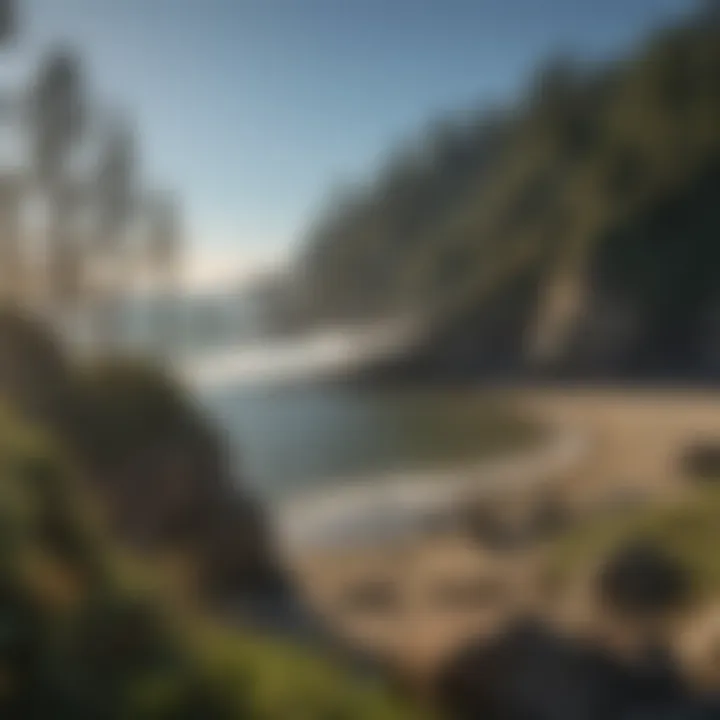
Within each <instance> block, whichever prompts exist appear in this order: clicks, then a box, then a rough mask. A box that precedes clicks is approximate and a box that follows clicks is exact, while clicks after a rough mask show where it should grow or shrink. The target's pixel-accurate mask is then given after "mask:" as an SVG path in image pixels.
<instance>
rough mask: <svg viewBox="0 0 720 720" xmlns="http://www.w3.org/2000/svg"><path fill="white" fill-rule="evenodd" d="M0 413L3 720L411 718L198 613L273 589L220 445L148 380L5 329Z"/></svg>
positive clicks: (378, 697) (319, 667)
mask: <svg viewBox="0 0 720 720" xmlns="http://www.w3.org/2000/svg"><path fill="white" fill-rule="evenodd" d="M0 396H1V397H2V401H3V410H2V413H1V414H0V472H1V473H2V478H1V482H0V540H1V542H0V625H1V626H2V633H1V634H0V678H1V680H2V682H0V714H2V715H3V717H17V718H20V717H23V718H34V717H38V718H39V717H54V718H73V720H77V719H79V718H88V720H90V718H92V719H93V720H96V719H97V718H109V719H111V718H118V719H120V718H133V719H141V718H153V719H156V718H167V719H168V720H170V719H173V720H175V719H177V720H180V719H181V718H182V719H185V718H187V719H190V718H203V719H209V720H212V719H215V718H217V719H218V720H220V719H223V720H225V719H229V718H267V719H268V720H270V719H275V718H277V719H278V720H279V719H280V718H293V719H294V718H299V717H307V718H312V719H313V720H316V719H318V720H320V719H322V718H327V719H328V720H330V719H331V718H333V719H334V718H348V719H350V718H373V719H375V718H387V719H388V720H394V719H395V718H405V717H407V718H410V717H412V718H417V717H418V715H417V713H415V712H414V711H411V710H410V709H408V708H405V707H404V706H403V705H402V704H400V703H399V702H398V701H397V700H395V699H394V698H393V697H392V696H391V694H390V693H389V692H388V691H387V689H385V688H383V687H382V685H381V684H380V682H379V681H378V680H376V679H373V678H364V677H359V676H357V675H356V676H352V675H351V674H350V672H349V671H347V670H344V669H343V666H342V663H339V662H337V661H336V660H335V659H334V657H333V655H332V653H331V652H330V651H329V650H327V649H326V650H325V651H321V650H320V649H319V648H316V649H311V648H309V647H300V646H296V645H293V643H292V642H290V641H289V640H285V641H280V640H273V639H271V638H269V637H267V636H266V635H263V634H261V633H260V632H258V631H256V630H253V629H252V623H251V621H250V620H247V621H245V622H244V623H243V620H242V617H239V618H238V620H237V622H236V625H235V627H230V626H228V625H227V624H223V625H220V624H219V622H218V621H217V620H215V619H212V617H211V616H210V615H209V614H207V613H208V612H209V609H210V608H212V603H211V602H207V601H208V600H212V599H217V598H218V597H222V598H224V599H225V601H228V599H232V598H236V599H238V600H239V599H241V598H243V597H246V596H247V595H248V594H253V593H261V594H262V593H270V592H273V593H282V592H286V588H285V587H284V583H283V582H282V581H281V580H280V575H279V571H278V569H277V567H276V566H275V565H274V563H273V560H272V553H271V552H270V550H269V545H268V538H267V535H266V534H265V530H264V527H263V523H262V521H261V518H260V517H259V510H258V509H257V508H256V507H255V506H254V505H252V503H251V502H250V500H249V499H248V498H246V497H245V496H244V495H243V494H242V493H241V492H239V491H237V489H236V488H234V487H233V486H232V484H231V481H230V478H229V477H228V476H227V472H228V466H227V465H226V464H225V463H224V458H223V454H222V449H221V443H219V440H218V436H217V434H216V433H215V432H214V431H213V429H212V428H211V427H210V426H209V425H208V424H207V423H206V421H204V420H203V418H202V416H201V414H200V412H199V410H198V409H197V408H195V407H194V405H193V404H192V402H191V401H190V400H189V398H188V396H187V395H186V394H185V393H184V391H183V390H182V389H181V388H180V387H179V386H178V385H176V384H175V383H174V382H173V381H171V380H170V379H169V378H168V377H167V376H166V375H165V374H164V373H163V372H162V371H161V370H160V369H157V368H149V367H146V366H144V365H143V364H141V363H137V362H133V363H123V362H120V361H119V360H115V361H112V362H110V361H106V362H103V363H102V364H98V365H97V366H96V367H94V368H93V369H91V370H88V369H79V368H77V367H76V366H75V364H74V363H72V362H70V361H69V360H68V359H65V358H64V356H63V354H62V352H61V351H60V349H59V348H58V346H57V345H56V344H55V343H54V342H53V341H52V340H51V338H50V337H49V336H48V334H47V332H46V331H45V330H44V329H43V328H42V327H41V326H39V325H37V324H35V323H33V322H31V321H30V320H28V319H27V318H24V317H21V316H17V315H16V314H15V313H11V312H6V313H4V314H3V317H2V321H1V322H0ZM236 493H237V494H236ZM171 551H172V552H174V553H175V554H183V555H184V556H185V557H186V559H187V561H188V562H187V564H188V565H189V566H190V567H191V568H194V570H195V571H196V573H195V574H196V580H195V584H194V587H195V589H196V590H197V593H198V596H199V597H198V599H193V598H192V597H188V595H189V594H190V593H191V592H192V588H191V586H181V585H179V584H176V582H175V578H174V576H170V578H169V579H168V575H167V573H166V572H165V568H166V566H167V557H168V554H169V553H170V552H171Z"/></svg>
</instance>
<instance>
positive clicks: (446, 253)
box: [293, 9, 720, 372]
mask: <svg viewBox="0 0 720 720" xmlns="http://www.w3.org/2000/svg"><path fill="white" fill-rule="evenodd" d="M465 117H466V119H463V120H462V121H460V120H455V121H448V122H446V123H440V124H438V125H436V126H435V129H434V130H433V131H432V132H430V133H428V134H426V135H425V136H424V137H423V138H422V139H421V140H420V141H419V142H417V143H415V144H414V145H413V146H412V147H409V148H405V149H404V150H402V152H398V153H396V154H395V156H394V159H393V160H392V161H391V162H390V163H388V164H387V166H386V167H384V168H383V169H382V170H381V171H380V172H379V173H378V175H377V177H376V178H375V179H374V180H373V182H371V183H369V184H368V185H366V186H363V187H359V188H356V189H355V190H353V191H352V192H350V193H347V194H346V196H345V197H344V199H343V201H342V202H337V201H335V202H333V203H329V205H328V211H327V212H326V214H325V216H324V217H321V218H319V219H318V221H317V222H316V223H315V225H314V227H313V228H312V230H311V232H310V233H309V236H308V238H307V243H306V245H305V246H304V251H303V254H302V257H301V258H300V262H299V268H298V277H299V278H300V281H299V283H298V287H296V288H294V290H293V291H294V292H295V293H297V294H299V297H298V295H296V296H295V301H294V302H293V309H294V311H295V312H296V313H297V311H298V308H299V307H302V317H303V318H304V319H305V320H314V321H317V320H348V319H357V318H362V319H367V318H378V317H384V316H388V315H395V314H397V313H404V312H408V311H410V312H412V313H415V314H419V315H422V316H423V317H426V318H428V319H429V321H430V322H429V327H430V328H431V332H430V333H429V336H428V338H427V340H426V344H425V346H424V347H423V348H422V352H423V354H424V356H425V357H426V359H429V360H431V364H432V362H434V361H433V360H432V358H431V356H432V357H434V356H435V355H438V354H439V355H441V356H442V358H443V361H444V362H450V364H451V365H453V364H455V365H457V366H458V367H460V366H463V367H468V368H472V369H474V370H482V369H483V368H488V367H503V368H504V369H507V368H527V367H538V366H547V365H548V364H549V365H551V366H553V367H557V366H559V367H564V368H572V369H574V370H579V371H582V372H588V371H594V372H647V371H649V370H652V371H658V372H685V371H692V372H699V371H702V372H707V371H713V369H714V368H715V367H716V366H717V367H720V348H718V347H717V343H716V342H715V341H714V340H713V337H714V335H715V332H714V330H715V329H716V328H717V326H718V323H720V263H718V262H717V261H718V259H720V242H719V240H720V20H719V19H718V14H717V11H715V10H707V9H705V10H704V11H703V12H702V13H700V14H698V15H695V16H693V17H692V18H691V19H689V20H687V21H686V22H685V23H684V24H683V25H682V26H677V27H673V28H670V29H667V30H665V31H664V32H662V33H661V34H657V35H655V36H653V37H652V38H650V39H649V40H648V41H647V42H646V43H645V44H644V45H643V46H642V47H641V48H639V49H638V50H637V52H636V53H635V54H633V55H632V56H631V57H627V58H622V59H618V60H617V61H616V62H615V63H613V64H612V65H605V66H602V67H597V66H592V67H588V66H583V65H580V64H579V63H574V62H573V61H572V60H571V59H565V60H561V61H555V62H553V63H550V64H549V65H547V66H546V68H545V69H544V70H543V71H542V72H540V73H539V74H538V76H537V77H536V78H535V79H534V81H533V82H532V83H531V85H530V87H529V88H528V90H527V92H526V93H525V95H524V96H523V97H522V98H520V99H519V100H518V101H517V102H516V104H515V105H514V106H512V107H506V108H500V109H495V110H493V111H492V112H490V113H488V112H483V113H481V114H479V115H475V116H474V117H470V119H467V116H465ZM301 301H302V302H301ZM440 340H442V342H440ZM439 346H442V347H441V348H440V350H438V349H437V348H439ZM448 358H450V359H448Z"/></svg>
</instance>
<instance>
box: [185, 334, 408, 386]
mask: <svg viewBox="0 0 720 720" xmlns="http://www.w3.org/2000/svg"><path fill="white" fill-rule="evenodd" d="M410 333H411V327H410V324H409V323H407V322H405V321H394V322H388V323H383V324H381V325H370V326H367V325H366V326H356V327H351V328H333V329H329V330H328V329H325V330H322V331H317V332H313V333H308V334H305V335H303V336H301V337H295V338H290V339H282V340H276V341H263V342H255V343H246V344H243V345H241V346H240V347H236V348H233V349H231V350H226V351H223V352H219V353H215V354H213V355H210V356H206V357H203V358H200V359H197V360H195V361H193V362H190V363H187V364H186V365H185V366H184V367H183V368H181V372H182V373H183V375H184V376H185V377H186V379H187V380H188V381H189V382H190V383H192V384H194V385H196V386H201V387H206V386H217V385H225V384H229V383H248V384H251V383H252V384H256V383H268V382H279V381H287V380H298V379H300V380H302V379H312V378H315V377H328V376H331V375H333V374H337V373H341V372H347V371H349V370H352V369H353V368H356V367H360V366H362V365H363V364H366V363H368V362H371V361H373V360H376V359H380V358H383V357H388V356H392V355H393V354H394V353H397V352H399V351H400V350H401V349H402V348H403V347H405V345H406V344H407V343H408V342H409V339H410V336H411V335H410Z"/></svg>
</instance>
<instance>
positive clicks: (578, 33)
mask: <svg viewBox="0 0 720 720" xmlns="http://www.w3.org/2000/svg"><path fill="white" fill-rule="evenodd" d="M17 1H18V3H19V4H20V10H21V26H20V36H19V38H18V41H17V46H16V47H15V48H11V49H6V50H4V51H3V55H2V56H1V57H0V65H4V67H2V68H0V79H2V78H4V79H5V81H6V82H7V80H8V78H10V77H11V76H13V75H17V74H18V73H19V74H27V73H28V72H31V69H32V68H33V67H35V66H36V64H37V60H38V58H39V56H40V55H41V53H42V50H43V49H44V48H47V47H48V46H49V45H50V44H51V43H52V42H54V41H72V42H73V43H74V44H76V45H77V46H78V48H79V49H80V51H81V53H82V55H83V57H84V59H85V60H86V62H87V64H88V71H89V76H90V82H91V84H92V87H93V88H94V92H95V94H96V95H97V96H99V97H100V98H102V99H103V101H104V102H106V103H109V104H110V103H112V104H113V105H114V106H116V107H117V108H118V109H119V110H121V111H126V112H127V113H128V115H129V116H130V117H131V118H132V119H133V120H134V121H135V123H136V125H137V127H138V129H139V131H140V133H141V141H142V157H143V174H144V175H145V177H146V178H147V179H148V183H149V184H163V185H169V186H171V187H173V188H177V190H178V191H179V192H180V194H181V196H182V197H183V199H184V201H185V205H186V212H187V215H188V222H189V227H190V230H191V233H192V237H193V242H194V244H195V246H196V247H198V248H200V249H202V250H203V251H204V252H211V251H217V252H219V253H220V255H222V253H224V252H229V253H235V254H236V255H238V256H245V255H246V256H247V257H248V258H253V257H255V256H262V255H263V254H265V253H266V252H267V253H273V252H275V251H276V250H283V249H286V248H288V247H291V244H292V243H293V242H294V241H296V239H297V238H298V237H299V236H300V235H301V233H302V231H303V229H304V228H305V227H306V226H307V224H308V222H309V221H310V219H311V217H312V213H313V211H314V210H315V209H316V208H317V207H318V206H319V205H320V203H321V202H322V200H323V198H324V197H325V196H326V195H327V193H328V192H330V191H331V190H332V187H333V185H334V184H336V183H337V182H338V181H341V180H345V179H352V178H354V177H357V176H359V175H362V174H363V173H366V172H368V171H370V170H371V169H372V167H374V166H376V165H377V163H378V162H379V160H380V158H381V157H382V155H383V153H384V152H385V151H387V150H388V149H390V148H392V146H393V145H394V144H395V143H397V142H398V141H399V140H402V139H403V137H406V136H408V134H412V133H416V132H417V131H418V130H419V129H421V128H422V127H423V126H424V125H426V124H427V123H428V122H429V121H430V120H431V119H432V118H433V117H437V116H438V115H442V114H443V113H445V112H448V111H452V110H454V109H462V108H465V107H468V106H482V105H483V104H489V103H492V102H495V101H498V100H503V99H505V98H508V97H512V96H513V95H514V94H515V93H517V92H518V91H519V89H520V88H521V87H522V86H523V84H524V83H526V82H527V79H528V75H529V73H530V72H531V71H532V69H533V68H534V67H535V66H536V63H537V62H538V61H540V60H541V59H542V58H544V57H547V56H548V55H550V54H551V53H555V52H558V51H569V52H571V53H573V54H577V55H579V56H581V57H590V58H596V57H603V56H606V55H608V54H611V53H613V52H616V51H618V50H622V48H624V47H627V46H629V45H630V44H631V43H632V41H633V40H634V39H635V38H636V37H637V36H638V35H640V34H642V33H644V32H646V31H647V30H648V29H649V28H650V27H652V26H653V25H655V24H657V23H659V22H661V21H663V20H665V19H667V18H668V17H671V16H672V15H673V14H676V13H680V12H683V11H684V10H686V9H687V8H689V7H690V6H692V5H693V2H692V0H17Z"/></svg>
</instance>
